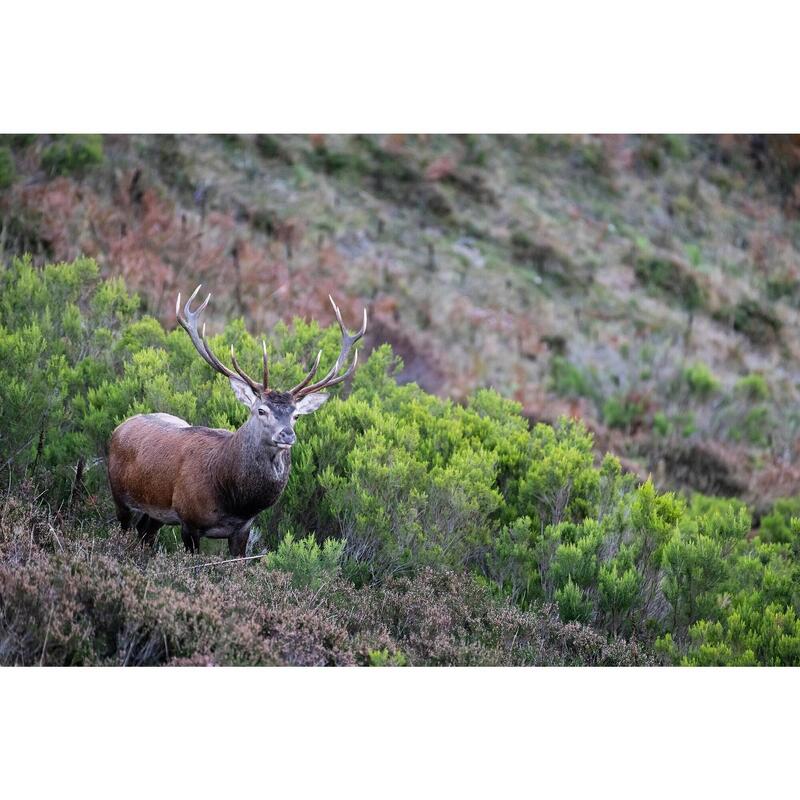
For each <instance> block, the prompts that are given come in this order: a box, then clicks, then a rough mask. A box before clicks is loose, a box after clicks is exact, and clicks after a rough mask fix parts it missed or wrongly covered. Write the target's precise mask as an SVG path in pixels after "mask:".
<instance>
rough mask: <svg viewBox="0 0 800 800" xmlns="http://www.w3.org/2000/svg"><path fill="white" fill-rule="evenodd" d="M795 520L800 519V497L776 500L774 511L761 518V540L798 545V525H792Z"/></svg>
mask: <svg viewBox="0 0 800 800" xmlns="http://www.w3.org/2000/svg"><path fill="white" fill-rule="evenodd" d="M794 518H800V496H798V497H783V498H781V499H779V500H776V501H775V504H774V505H773V507H772V511H771V512H770V513H769V514H766V515H765V516H763V517H762V518H761V528H760V530H759V535H760V536H761V539H762V540H763V541H765V542H775V543H778V544H789V545H796V544H797V543H799V542H800V539H798V536H797V533H798V532H797V525H794V524H793V523H792V520H793V519H794Z"/></svg>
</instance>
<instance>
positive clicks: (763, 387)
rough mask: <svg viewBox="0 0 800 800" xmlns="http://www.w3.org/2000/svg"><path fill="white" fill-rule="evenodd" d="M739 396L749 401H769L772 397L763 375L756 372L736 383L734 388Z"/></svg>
mask: <svg viewBox="0 0 800 800" xmlns="http://www.w3.org/2000/svg"><path fill="white" fill-rule="evenodd" d="M734 388H735V390H736V392H737V394H740V395H742V397H745V398H746V399H748V400H755V401H758V400H767V399H768V398H769V395H770V391H769V385H768V384H767V381H766V379H765V378H764V376H763V375H759V374H758V373H756V372H753V373H751V374H750V375H745V376H744V377H743V378H739V380H738V381H736V386H735V387H734Z"/></svg>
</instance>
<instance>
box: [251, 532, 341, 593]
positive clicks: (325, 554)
mask: <svg viewBox="0 0 800 800" xmlns="http://www.w3.org/2000/svg"><path fill="white" fill-rule="evenodd" d="M343 554H344V542H343V541H341V540H338V539H326V540H325V542H324V543H323V545H322V547H320V546H319V545H318V544H317V541H316V539H315V538H314V537H313V536H312V535H310V534H309V535H308V536H306V538H305V539H300V540H296V539H295V538H294V536H292V534H291V533H287V534H286V535H285V536H284V537H283V539H281V543H280V544H279V545H278V549H277V550H275V551H273V552H271V553H267V556H266V558H265V559H264V563H265V565H266V567H267V569H276V570H280V571H281V572H289V573H291V575H292V584H293V585H295V586H298V587H302V588H311V589H318V588H319V587H320V586H321V585H322V584H323V583H329V582H331V581H333V580H334V579H335V578H337V577H338V576H339V574H340V573H341V570H342V558H343Z"/></svg>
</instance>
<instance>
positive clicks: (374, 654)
mask: <svg viewBox="0 0 800 800" xmlns="http://www.w3.org/2000/svg"><path fill="white" fill-rule="evenodd" d="M369 666H370V667H405V666H408V661H407V660H406V657H405V656H404V655H403V652H402V651H401V650H397V651H396V652H394V653H389V651H388V649H387V648H385V647H384V648H383V649H382V650H370V651H369Z"/></svg>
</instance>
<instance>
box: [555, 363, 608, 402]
mask: <svg viewBox="0 0 800 800" xmlns="http://www.w3.org/2000/svg"><path fill="white" fill-rule="evenodd" d="M550 376H551V383H552V388H553V391H555V392H556V394H560V395H562V396H564V397H588V398H592V399H595V398H596V397H597V389H596V387H595V385H594V381H593V379H592V376H591V375H590V374H589V373H588V372H587V371H586V370H583V369H581V368H580V367H577V366H575V364H573V363H571V362H570V361H568V360H567V359H566V358H564V357H563V356H553V359H552V361H551V362H550Z"/></svg>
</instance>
